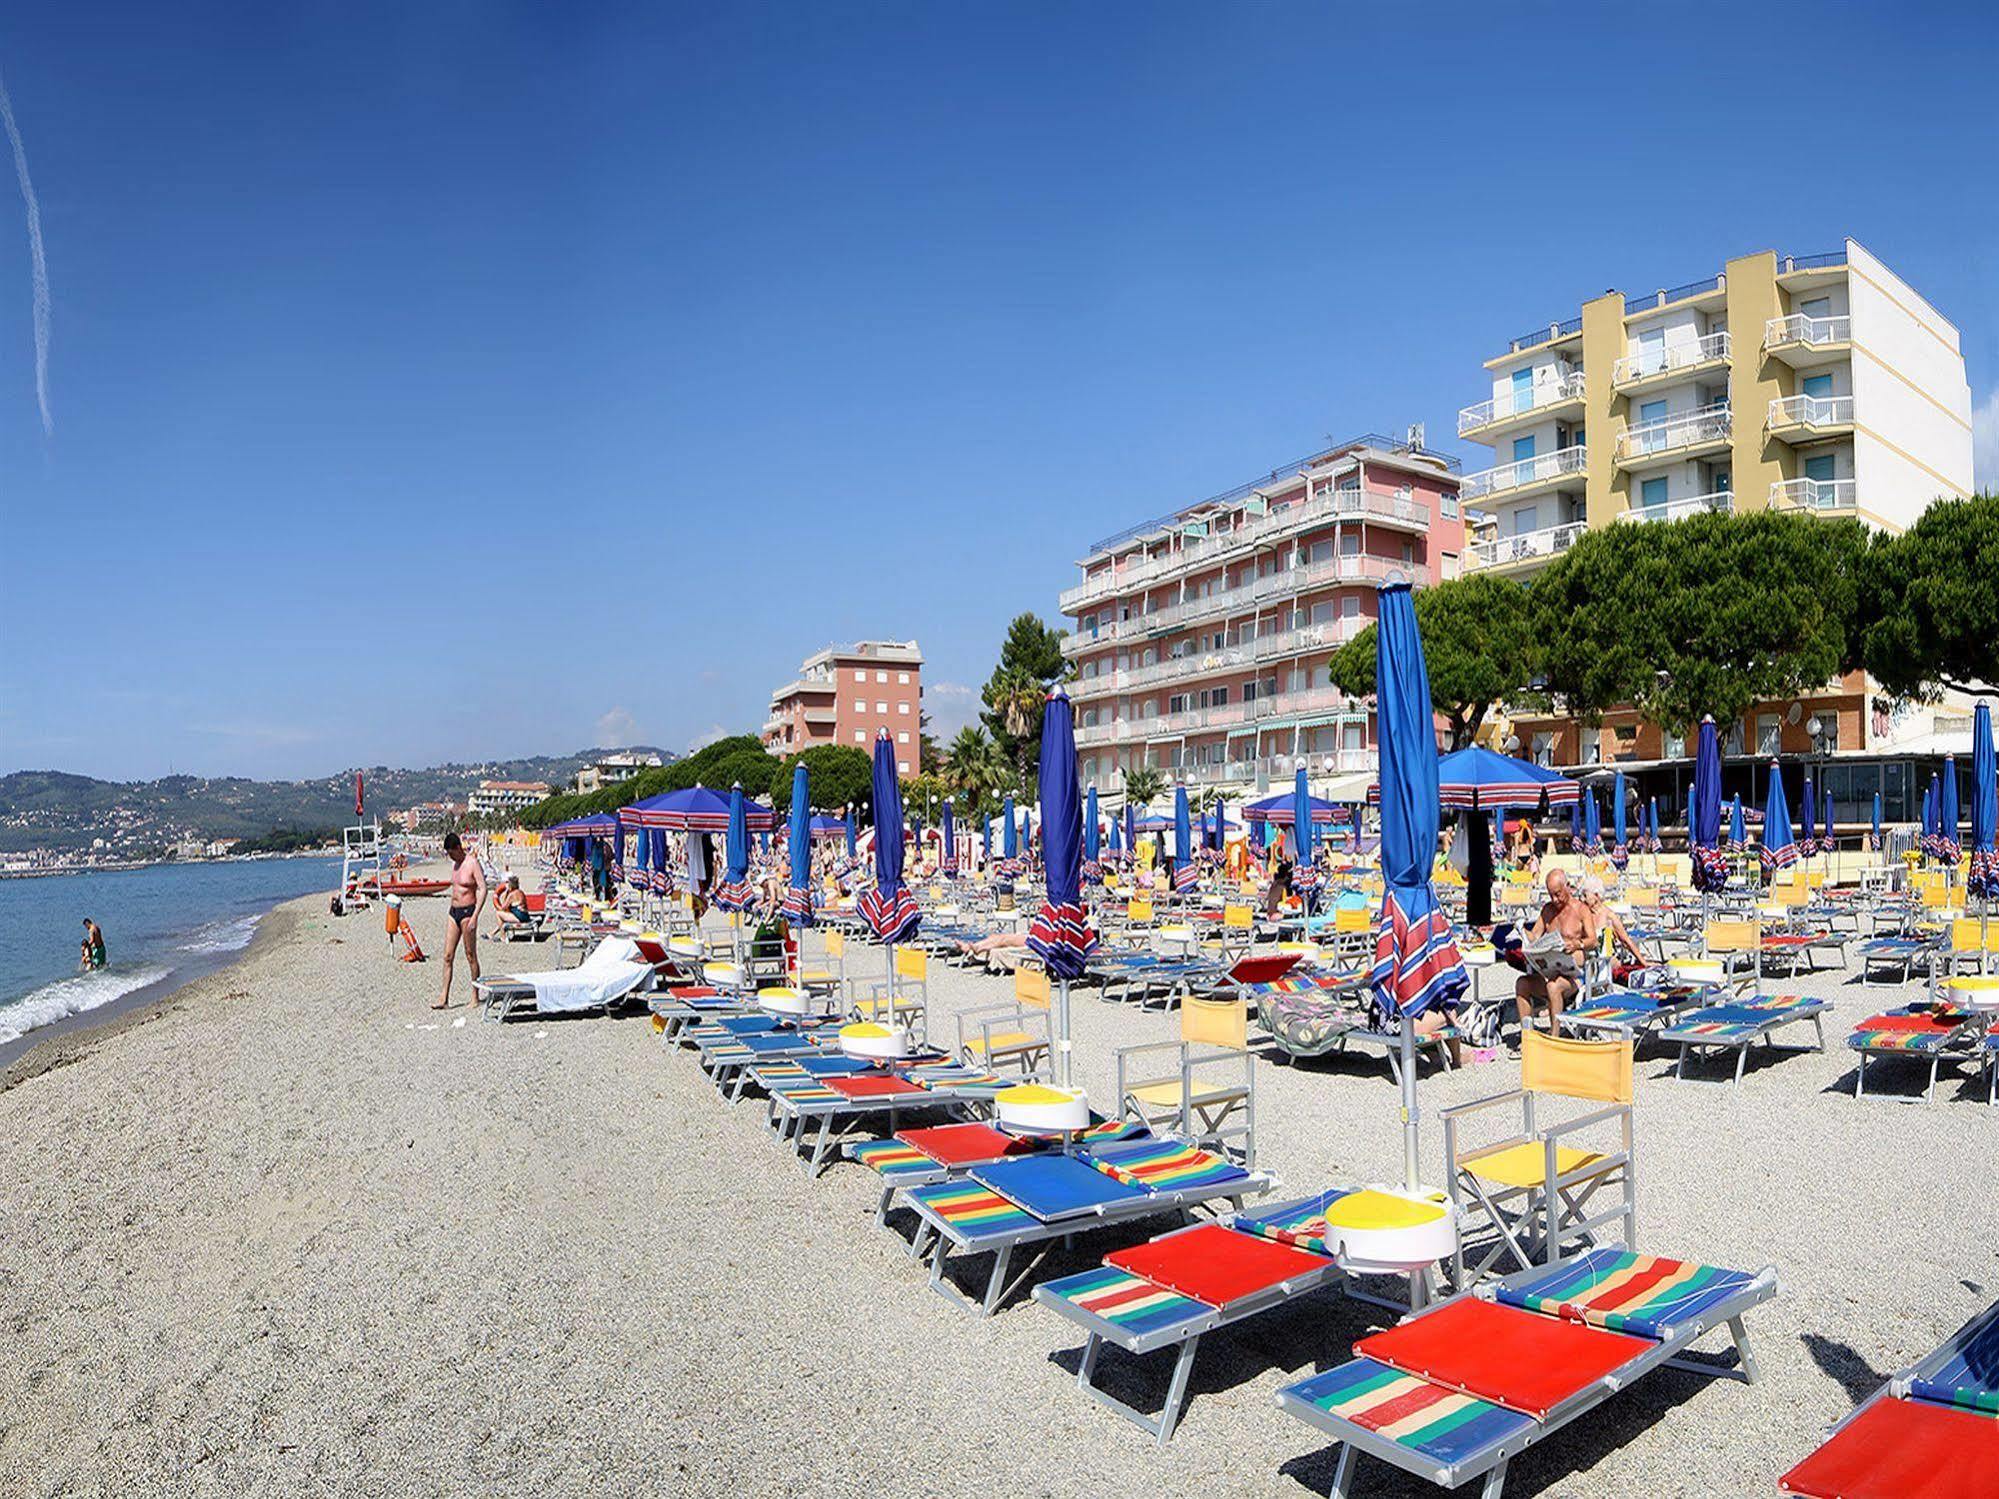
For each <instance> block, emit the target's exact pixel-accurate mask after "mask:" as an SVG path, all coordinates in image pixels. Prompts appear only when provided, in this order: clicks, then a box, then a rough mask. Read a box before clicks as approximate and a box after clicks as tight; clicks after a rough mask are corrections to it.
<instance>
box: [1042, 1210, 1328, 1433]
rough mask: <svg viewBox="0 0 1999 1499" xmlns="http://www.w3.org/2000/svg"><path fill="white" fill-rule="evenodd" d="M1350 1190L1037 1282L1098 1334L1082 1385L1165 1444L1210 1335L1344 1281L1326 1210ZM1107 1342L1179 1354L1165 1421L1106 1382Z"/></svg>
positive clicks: (1086, 1356) (1086, 1348) (1173, 1237)
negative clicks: (1101, 1357) (1101, 1376)
mask: <svg viewBox="0 0 1999 1499" xmlns="http://www.w3.org/2000/svg"><path fill="white" fill-rule="evenodd" d="M1348 1190H1349V1189H1345V1188H1339V1189H1335V1190H1333V1191H1330V1192H1321V1193H1320V1194H1319V1195H1318V1196H1316V1197H1308V1198H1305V1199H1304V1200H1303V1201H1300V1202H1292V1203H1286V1204H1284V1205H1282V1206H1281V1207H1275V1208H1270V1209H1268V1210H1265V1211H1263V1212H1260V1213H1257V1214H1256V1215H1254V1216H1249V1217H1245V1216H1243V1215H1240V1214H1238V1215H1237V1216H1236V1217H1235V1218H1233V1219H1231V1220H1230V1221H1229V1222H1228V1223H1226V1224H1223V1223H1198V1224H1193V1225H1191V1226H1189V1227H1187V1228H1182V1229H1176V1230H1174V1231H1173V1232H1172V1233H1170V1234H1165V1235H1162V1236H1161V1237H1159V1238H1157V1239H1154V1240H1152V1241H1151V1242H1150V1243H1147V1244H1141V1245H1139V1246H1137V1247H1136V1248H1134V1249H1121V1250H1119V1251H1117V1252H1116V1253H1115V1254H1108V1255H1105V1256H1104V1262H1103V1264H1102V1265H1100V1266H1098V1267H1097V1268H1096V1269H1094V1270H1085V1271H1083V1272H1082V1273H1081V1274H1080V1275H1069V1276H1064V1277H1063V1278H1062V1279H1060V1280H1052V1281H1049V1282H1048V1283H1047V1284H1046V1285H1041V1286H1036V1287H1035V1289H1034V1299H1035V1300H1036V1301H1038V1302H1040V1303H1041V1304H1042V1305H1043V1306H1046V1307H1048V1308H1049V1309H1050V1310H1052V1311H1054V1312H1056V1313H1057V1314H1059V1315H1060V1316H1063V1317H1066V1318H1067V1319H1068V1320H1069V1321H1071V1322H1074V1323H1076V1324H1077V1325H1078V1326H1080V1327H1081V1328H1082V1329H1083V1330H1084V1331H1085V1332H1086V1333H1087V1334H1088V1335H1089V1336H1088V1341H1087V1342H1085V1344H1084V1345H1083V1357H1082V1362H1081V1363H1080V1365H1079V1366H1078V1368H1077V1371H1076V1383H1077V1384H1078V1385H1079V1386H1081V1387H1082V1388H1083V1389H1084V1390H1085V1391H1087V1392H1088V1393H1089V1395H1090V1396H1091V1397H1092V1398H1093V1399H1095V1400H1097V1401H1099V1402H1100V1403H1101V1404H1103V1405H1104V1406H1106V1407H1108V1408H1109V1409H1111V1410H1113V1411H1116V1412H1117V1413H1118V1414H1119V1415H1121V1416H1123V1417H1125V1419H1127V1420H1129V1421H1133V1422H1135V1423H1137V1424H1138V1425H1139V1426H1141V1427H1143V1428H1144V1429H1145V1430H1146V1431H1148V1432H1150V1433H1152V1435H1153V1438H1154V1440H1155V1441H1156V1442H1157V1443H1158V1444H1159V1445H1160V1446H1162V1447H1163V1446H1165V1445H1166V1443H1167V1442H1168V1441H1169V1440H1171V1438H1172V1436H1173V1428H1174V1427H1175V1426H1176V1425H1178V1424H1179V1421H1180V1416H1181V1413H1182V1411H1183V1410H1184V1409H1185V1407H1186V1404H1187V1380H1188V1377H1189V1375H1190V1374H1191V1373H1192V1372H1193V1368H1194V1352H1195V1350H1196V1349H1197V1348H1198V1347H1199V1346H1200V1343H1201V1339H1202V1337H1203V1336H1204V1335H1205V1334H1207V1333H1210V1332H1213V1331H1215V1330H1216V1329H1217V1328H1221V1327H1226V1326H1228V1325H1229V1324H1230V1323H1232V1322H1240V1321H1242V1320H1243V1319H1244V1318H1246V1317H1253V1316H1256V1315H1257V1314H1258V1313H1260V1312H1264V1311H1268V1310H1270V1309H1271V1308H1272V1307H1276V1306H1282V1305H1284V1304H1285V1303H1287V1302H1289V1301H1291V1300H1293V1299H1294V1298H1296V1297H1299V1296H1302V1295H1305V1294H1307V1293H1308V1292H1311V1291H1316V1290H1318V1289H1320V1288H1321V1287H1322V1286H1326V1285H1329V1284H1335V1283H1338V1282H1340V1281H1341V1279H1342V1276H1343V1272H1342V1270H1341V1268H1340V1264H1339V1261H1338V1260H1336V1259H1335V1258H1334V1257H1333V1255H1332V1253H1331V1252H1330V1251H1329V1250H1328V1248H1327V1246H1326V1241H1325V1238H1324V1237H1323V1235H1324V1233H1325V1227H1326V1210H1327V1208H1328V1207H1329V1206H1331V1204H1333V1203H1334V1202H1337V1201H1338V1200H1339V1199H1340V1198H1342V1197H1345V1196H1347V1195H1348ZM1106 1343H1110V1344H1113V1345H1115V1346H1116V1347H1119V1348H1122V1349H1123V1350H1124V1351H1125V1352H1127V1353H1129V1354H1132V1355H1134V1356H1141V1355H1144V1354H1147V1353H1152V1352H1155V1351H1157V1350H1159V1349H1163V1348H1174V1347H1177V1348H1178V1350H1179V1352H1178V1354H1177V1356H1176V1357H1175V1359H1174V1364H1173V1376H1172V1381H1171V1383H1170V1384H1169V1385H1168V1387H1167V1391H1166V1401H1165V1404H1164V1405H1162V1406H1161V1407H1160V1411H1159V1415H1158V1417H1157V1418H1154V1417H1150V1416H1147V1415H1146V1414H1144V1413H1143V1412H1142V1411H1139V1410H1137V1409H1135V1408H1134V1407H1132V1406H1130V1405H1127V1404H1126V1403H1125V1402H1124V1401H1122V1400H1119V1399H1118V1398H1117V1397H1116V1396H1114V1395H1112V1394H1110V1393H1109V1392H1108V1391H1106V1390H1103V1389H1101V1388H1099V1387H1098V1386H1097V1384H1096V1382H1095V1381H1096V1368H1097V1356H1098V1354H1099V1353H1101V1352H1102V1350H1103V1346H1104V1344H1106Z"/></svg>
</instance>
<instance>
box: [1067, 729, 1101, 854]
mask: <svg viewBox="0 0 1999 1499" xmlns="http://www.w3.org/2000/svg"><path fill="white" fill-rule="evenodd" d="M1074 734H1075V731H1074V730H1073V729H1072V730H1071V731H1070V736H1071V738H1072V739H1073V738H1074ZM1102 860H1103V829H1102V828H1101V827H1099V826H1098V825H1097V788H1096V787H1095V786H1092V787H1091V788H1090V794H1089V796H1088V798H1087V799H1086V800H1085V801H1084V804H1083V878H1084V879H1086V880H1094V879H1095V878H1096V877H1097V874H1098V870H1099V867H1100V865H1101V863H1102Z"/></svg>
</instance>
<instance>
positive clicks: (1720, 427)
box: [1617, 403, 1734, 460]
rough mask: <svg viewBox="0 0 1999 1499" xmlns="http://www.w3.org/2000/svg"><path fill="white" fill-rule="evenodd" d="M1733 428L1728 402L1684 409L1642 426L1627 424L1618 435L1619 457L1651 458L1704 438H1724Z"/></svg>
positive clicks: (1715, 439) (1714, 439)
mask: <svg viewBox="0 0 1999 1499" xmlns="http://www.w3.org/2000/svg"><path fill="white" fill-rule="evenodd" d="M1733 430H1734V423H1733V420H1732V418H1731V416H1730V414H1729V409H1728V406H1727V404H1726V403H1717V404H1715V405H1713V406H1703V407H1702V408H1701V409H1700V410H1698V411H1687V412H1682V413H1681V414H1680V415H1679V416H1669V417H1667V418H1666V419H1665V420H1664V421H1658V422H1647V423H1645V425H1643V426H1642V427H1626V428H1625V429H1624V431H1623V432H1622V433H1621V434H1620V435H1619V436H1618V439H1617V456H1618V458H1619V459H1620V460H1622V459H1628V458H1649V457H1652V456H1653V455H1654V454H1658V453H1673V452H1677V451H1679V450H1680V449H1681V448H1691V447H1696V446H1698V445H1699V444H1701V443H1704V442H1725V441H1727V439H1728V435H1729V433H1730V432H1731V431H1733Z"/></svg>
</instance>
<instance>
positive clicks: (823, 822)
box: [809, 813, 847, 838]
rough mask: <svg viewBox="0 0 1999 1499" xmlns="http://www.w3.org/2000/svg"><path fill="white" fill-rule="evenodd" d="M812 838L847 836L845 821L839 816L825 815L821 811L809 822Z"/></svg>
mask: <svg viewBox="0 0 1999 1499" xmlns="http://www.w3.org/2000/svg"><path fill="white" fill-rule="evenodd" d="M809 827H810V829H811V833H812V836H813V837H814V838H844V837H846V836H847V822H846V819H845V818H841V817H827V816H826V815H824V814H823V813H822V814H820V815H819V816H816V817H814V818H813V819H812V821H811V823H810V824H809Z"/></svg>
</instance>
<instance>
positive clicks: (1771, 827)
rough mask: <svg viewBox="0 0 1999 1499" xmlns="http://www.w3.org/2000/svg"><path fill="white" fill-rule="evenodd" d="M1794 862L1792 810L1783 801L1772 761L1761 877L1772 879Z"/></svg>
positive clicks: (1781, 785) (1776, 767) (1779, 769)
mask: <svg viewBox="0 0 1999 1499" xmlns="http://www.w3.org/2000/svg"><path fill="white" fill-rule="evenodd" d="M1797 862H1798V849H1797V845H1796V844H1795V843H1793V842H1792V840H1791V807H1790V803H1788V802H1787V801H1786V800H1785V799H1784V772H1783V769H1782V767H1780V766H1779V765H1778V764H1777V762H1776V761H1775V760H1772V761H1771V762H1770V793H1769V796H1768V798H1767V799H1766V800H1765V801H1764V803H1763V873H1764V874H1765V875H1766V876H1768V877H1771V878H1774V877H1775V876H1776V873H1777V871H1778V870H1780V869H1789V868H1790V867H1791V866H1792V865H1793V864H1795V863H1797Z"/></svg>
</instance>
